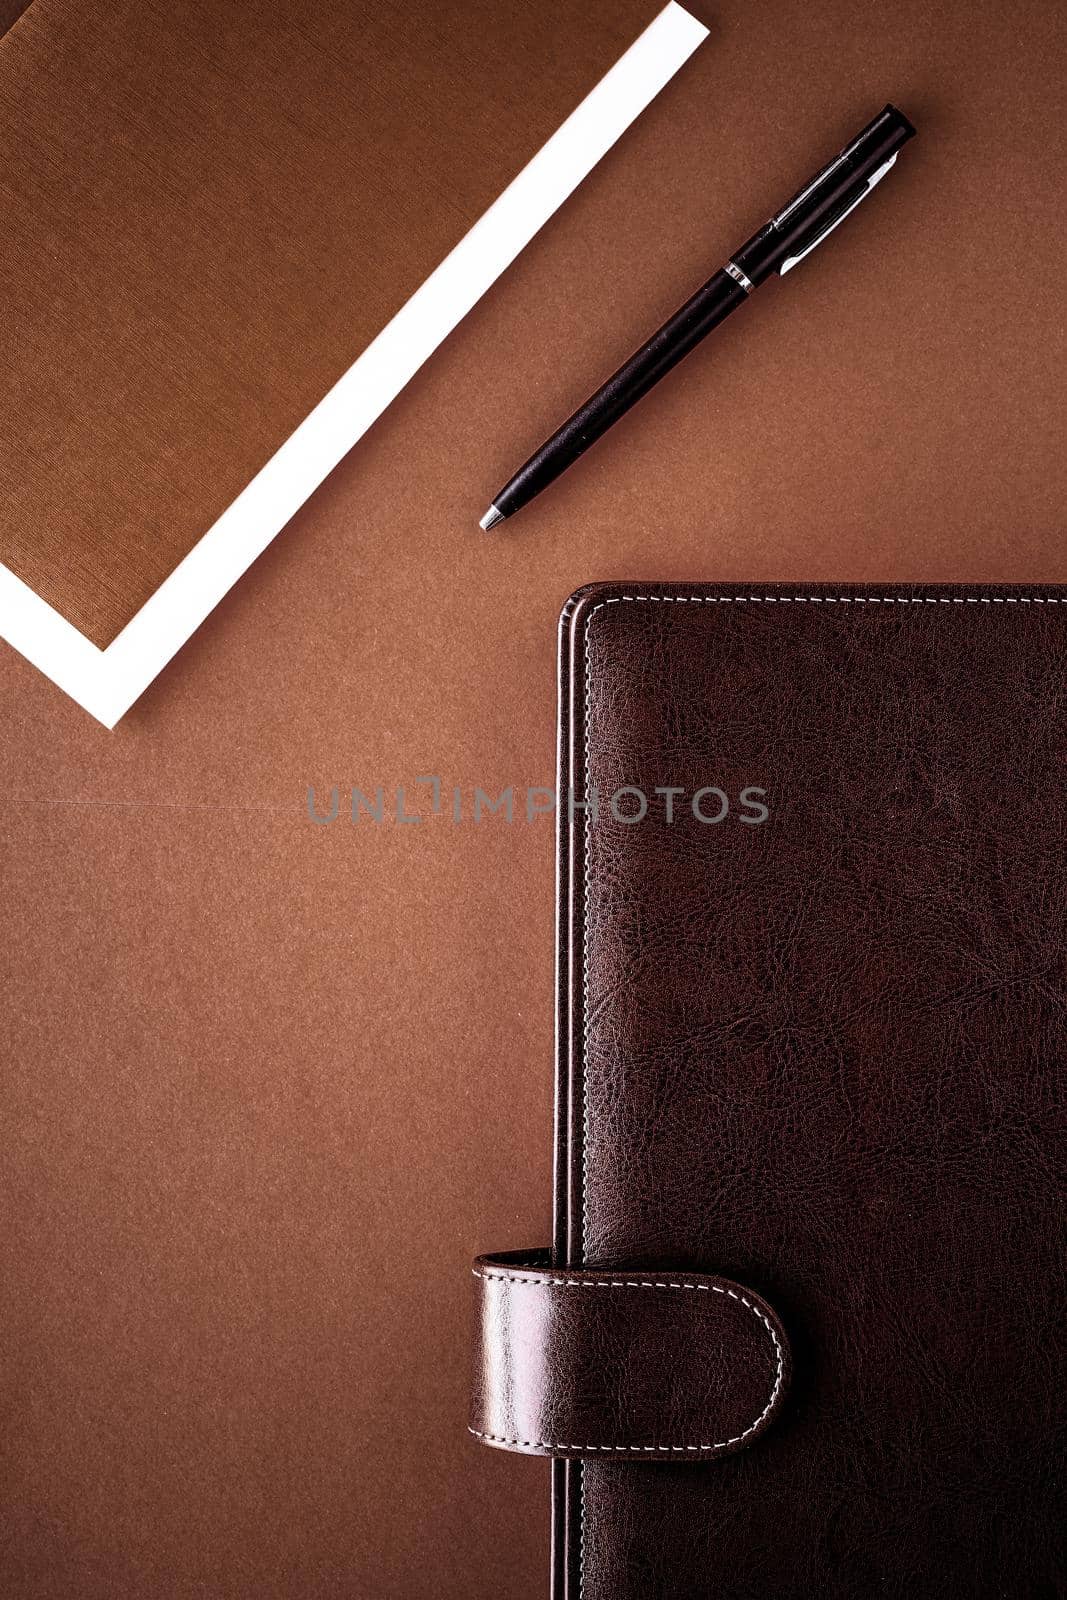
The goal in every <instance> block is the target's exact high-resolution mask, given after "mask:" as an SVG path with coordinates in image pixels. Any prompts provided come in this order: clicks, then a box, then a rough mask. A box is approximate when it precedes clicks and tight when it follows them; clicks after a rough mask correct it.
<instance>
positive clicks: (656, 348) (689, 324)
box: [493, 272, 748, 516]
mask: <svg viewBox="0 0 1067 1600" xmlns="http://www.w3.org/2000/svg"><path fill="white" fill-rule="evenodd" d="M747 298H748V296H747V294H746V292H745V290H744V289H743V288H742V287H741V285H740V284H739V283H737V282H736V281H735V280H734V279H733V278H731V277H730V276H729V275H728V274H727V273H726V272H717V273H716V274H715V276H714V277H713V278H709V279H708V281H707V283H705V284H704V286H703V287H702V288H700V289H698V290H697V292H696V294H695V295H693V297H692V298H691V299H690V300H687V301H686V303H685V305H684V306H682V307H681V309H680V310H679V311H676V312H675V314H674V316H673V317H671V319H670V321H669V322H666V323H664V325H663V327H662V328H660V329H659V330H658V331H657V332H656V333H654V334H653V335H652V337H651V339H649V340H648V342H647V344H644V345H642V346H641V348H640V350H636V351H635V352H634V354H633V355H632V356H631V357H630V359H629V360H628V361H626V362H624V364H623V365H622V366H621V367H620V368H619V370H618V371H617V372H615V373H613V374H612V376H611V377H610V378H609V379H608V380H607V382H606V383H604V384H602V385H601V387H600V388H599V389H598V390H597V391H596V393H595V394H594V395H591V396H590V398H589V399H588V400H587V401H586V402H585V404H584V405H583V406H580V407H579V408H578V410H577V411H576V412H575V413H574V415H573V416H571V417H568V418H567V421H566V422H565V423H564V424H563V425H562V427H560V428H557V430H556V432H555V433H554V434H553V435H552V437H551V438H550V439H546V441H545V443H544V444H543V445H542V446H541V448H540V449H539V450H538V451H537V452H536V454H535V455H532V456H531V457H530V459H529V461H527V462H526V464H525V465H524V466H522V467H520V468H519V470H518V472H517V473H516V474H515V476H514V477H513V478H512V479H511V480H510V482H509V483H508V484H507V485H506V487H505V488H504V489H502V490H501V491H500V493H499V494H498V495H497V496H496V497H495V499H494V501H493V503H494V505H495V506H496V507H497V508H498V509H499V510H500V511H501V512H503V514H504V516H510V515H511V514H512V513H513V512H515V511H518V509H519V508H520V506H524V505H525V504H526V503H527V502H528V501H530V500H532V499H533V497H534V495H536V494H539V493H540V491H541V490H542V489H544V488H546V487H547V486H548V484H550V483H552V482H553V481H554V480H555V479H556V478H558V477H559V475H560V474H561V473H562V472H565V471H566V469H567V468H568V467H569V466H571V465H572V464H573V463H574V462H575V461H577V460H578V457H579V456H581V455H583V454H584V452H585V451H586V450H588V448H589V446H590V445H591V444H595V443H596V441H597V440H598V439H599V438H600V436H601V435H602V434H604V433H606V432H607V430H608V429H609V428H610V427H611V426H612V424H613V423H615V422H617V421H618V419H619V418H620V417H621V416H623V415H624V414H625V413H626V412H627V411H629V409H630V407H631V406H633V405H636V404H637V402H638V400H640V399H641V397H642V396H643V395H645V394H647V393H648V391H649V390H650V389H651V388H653V387H654V385H655V384H657V383H658V382H659V380H660V379H661V378H662V377H663V376H664V375H665V374H666V373H668V372H670V370H671V368H672V367H675V366H677V364H678V362H679V361H681V360H682V359H683V357H685V356H687V355H688V354H689V352H690V350H692V349H693V347H694V345H697V344H699V343H700V341H701V339H703V338H704V337H705V336H706V335H707V334H709V333H710V332H711V330H712V329H713V328H715V327H717V326H718V324H719V323H720V322H722V320H723V318H724V317H728V316H729V314H730V312H731V311H734V310H736V308H737V307H738V306H739V305H741V303H742V302H743V301H744V300H746V299H747Z"/></svg>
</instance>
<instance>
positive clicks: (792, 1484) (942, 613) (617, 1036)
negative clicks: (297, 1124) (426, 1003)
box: [553, 585, 1067, 1600]
mask: <svg viewBox="0 0 1067 1600" xmlns="http://www.w3.org/2000/svg"><path fill="white" fill-rule="evenodd" d="M1065 623H1067V591H1065V590H1062V589H1036V590H1030V589H1013V588H1004V587H1000V588H970V587H960V588H954V587H953V588H947V587H937V586H935V587H933V588H926V587H923V588H908V587H900V588H879V587H877V586H875V587H864V588H848V587H840V588H837V587H834V588H831V587H827V586H815V587H812V588H803V589H798V588H795V587H792V586H769V587H762V586H757V587H756V588H753V589H747V588H740V587H734V586H729V585H726V586H716V587H714V588H707V587H703V586H700V585H695V586H678V585H642V586H640V587H630V588H627V587H622V586H616V585H611V586H597V587H595V588H592V589H587V590H583V591H580V592H579V594H578V595H577V596H576V597H575V599H574V600H573V601H572V602H571V604H570V605H569V606H568V608H567V610H566V611H565V613H564V618H563V627H562V648H561V681H562V721H561V764H562V770H561V787H562V788H563V789H566V788H567V787H572V788H573V790H574V792H575V795H576V796H577V797H578V799H579V800H581V799H584V800H585V801H586V802H589V801H591V799H592V797H593V791H594V790H595V791H596V792H597V798H598V805H597V812H596V816H595V818H594V817H593V815H592V811H591V809H589V810H581V809H578V808H576V809H575V811H574V816H573V821H571V822H569V823H568V821H567V818H566V814H564V819H563V826H562V836H561V851H560V902H561V929H562V939H561V950H560V961H561V965H560V1044H561V1049H560V1054H561V1060H560V1075H559V1086H558V1101H557V1104H558V1129H557V1144H558V1148H557V1158H558V1161H557V1171H558V1174H559V1193H558V1229H557V1240H556V1255H555V1261H554V1270H570V1269H572V1268H573V1267H577V1266H582V1267H584V1268H586V1269H589V1270H600V1271H608V1270H610V1271H613V1272H616V1273H617V1274H619V1275H622V1274H624V1273H625V1274H627V1275H634V1276H636V1275H639V1274H640V1273H641V1272H642V1270H643V1269H644V1267H645V1266H646V1264H653V1263H655V1262H657V1261H662V1260H665V1259H669V1260H671V1261H672V1262H674V1263H676V1265H677V1266H679V1267H684V1268H686V1269H688V1270H691V1271H694V1272H700V1271H709V1270H714V1271H717V1272H725V1273H728V1274H729V1275H730V1277H731V1278H734V1279H736V1280H737V1281H739V1282H741V1283H744V1284H750V1285H752V1286H753V1288H754V1289H755V1290H756V1291H758V1292H760V1293H761V1294H764V1295H766V1296H767V1297H768V1298H769V1299H770V1300H771V1301H772V1303H773V1304H774V1305H775V1306H776V1307H777V1308H778V1310H779V1312H780V1313H781V1316H782V1318H783V1321H784V1322H785V1324H786V1326H787V1327H788V1329H789V1335H790V1341H791V1344H792V1348H793V1369H794V1370H793V1381H792V1386H791V1390H790V1395H789V1397H788V1399H787V1402H786V1405H785V1408H784V1410H783V1413H782V1415H781V1417H780V1418H779V1419H778V1423H777V1425H776V1426H775V1427H774V1428H772V1429H770V1430H768V1431H767V1433H766V1434H765V1436H763V1437H761V1438H760V1439H758V1440H756V1441H755V1442H754V1443H753V1445H752V1447H751V1448H750V1449H747V1450H744V1451H742V1452H740V1453H739V1454H737V1455H736V1456H732V1457H728V1458H725V1459H723V1460H721V1461H715V1462H711V1463H697V1464H694V1465H689V1466H671V1467H664V1468H663V1469H662V1470H659V1471H652V1470H649V1469H641V1468H638V1467H634V1466H629V1465H627V1464H618V1463H612V1462H606V1461H599V1460H594V1461H588V1460H587V1461H580V1462H573V1461H567V1462H558V1463H555V1464H554V1467H553V1471H554V1475H555V1478H554V1481H555V1485H556V1524H555V1535H556V1537H555V1541H554V1566H555V1594H556V1596H557V1597H558V1600H563V1597H566V1600H575V1597H577V1596H579V1595H580V1596H581V1597H582V1600H638V1597H640V1600H667V1597H671V1600H682V1597H684V1600H694V1597H703V1596H707V1597H711V1596H715V1597H716V1600H749V1597H755V1596H773V1597H774V1600H801V1597H803V1600H809V1597H810V1596H813V1595H818V1596H819V1597H820V1600H846V1597H847V1600H856V1597H858V1596H872V1595H875V1594H877V1595H878V1596H880V1597H900V1600H903V1597H905V1596H907V1597H909V1600H913V1597H916V1596H922V1597H933V1596H936V1597H938V1600H949V1597H960V1600H962V1597H968V1600H973V1597H979V1596H980V1597H993V1596H998V1597H1001V1596H1007V1597H1018V1600H1038V1597H1051V1596H1053V1595H1058V1594H1062V1593H1063V1579H1064V1569H1063V1565H1062V1547H1061V1523H1060V1516H1059V1513H1060V1510H1061V1505H1060V1501H1059V1496H1058V1494H1057V1492H1056V1484H1057V1481H1058V1474H1059V1473H1060V1471H1061V1468H1062V1460H1061V1455H1060V1451H1059V1448H1058V1443H1057V1441H1058V1439H1059V1437H1060V1436H1061V1435H1060V1432H1059V1430H1060V1429H1061V1427H1062V1421H1063V1400H1062V1397H1063V1394H1064V1389H1065V1384H1064V1377H1065V1374H1064V1370H1063V1341H1062V1336H1061V1331H1060V1324H1061V1317H1062V1307H1063V1291H1064V1282H1063V1261H1064V1250H1063V1243H1064V1239H1063V1226H1062V1206H1061V1198H1060V1188H1059V1183H1058V1172H1059V1170H1060V1168H1059V1163H1058V1156H1059V1154H1060V1145H1059V1144H1058V1142H1057V1134H1056V1128H1057V1125H1058V1123H1057V1119H1058V1118H1059V1117H1060V1114H1061V1110H1062V1101H1061V1097H1060V1080H1061V1076H1062V1068H1063V1062H1064V1059H1065V1055H1067V1050H1065V1045H1067V1038H1065V1016H1067V1006H1065V998H1067V997H1065V986H1064V950H1065V944H1067V941H1065V933H1067V879H1065V869H1064V837H1065V831H1067V828H1065V824H1067V792H1065V774H1067V725H1065V717H1064V682H1065V676H1064V671H1065V667H1067V628H1065ZM622 785H629V786H636V787H639V788H641V789H642V790H644V791H645V792H646V793H647V794H648V795H650V796H653V803H652V805H651V806H650V809H649V813H648V816H647V817H646V818H645V819H644V820H643V821H642V822H640V823H639V824H633V823H629V822H619V821H618V820H617V819H616V817H615V816H614V815H613V812H612V809H611V807H610V805H608V804H607V801H608V799H609V797H610V796H611V795H613V794H614V793H615V792H616V791H617V790H618V789H619V787H620V786H622ZM706 786H716V787H717V788H719V789H721V790H722V792H723V793H724V794H725V795H726V796H728V797H730V798H731V801H732V800H733V799H734V798H735V797H736V796H737V794H738V793H739V792H740V790H741V789H743V788H744V787H746V786H758V787H759V788H760V789H762V790H763V791H764V792H765V804H766V806H767V810H768V815H767V818H766V820H765V821H763V822H761V823H760V824H759V825H755V826H751V825H750V826H746V825H744V823H743V822H742V820H741V817H740V815H739V813H738V811H737V808H736V806H734V805H733V804H732V805H731V808H730V810H729V811H728V814H727V815H726V816H725V817H724V818H723V820H722V821H721V822H719V823H715V824H710V825H709V824H707V823H703V822H701V821H699V820H697V818H696V817H695V816H694V814H693V811H692V809H691V807H690V805H689V804H688V799H687V797H688V796H690V795H692V793H693V792H694V791H696V790H699V789H701V788H703V787H706ZM667 787H677V788H678V789H680V790H681V791H682V793H681V794H680V795H678V796H676V797H675V800H674V814H673V821H671V822H668V821H667V820H666V816H665V800H664V799H663V798H662V797H656V796H655V790H656V789H657V788H659V789H664V788H667ZM709 809H711V814H715V811H716V810H717V809H718V808H717V807H715V808H709ZM1059 1125H1060V1126H1062V1123H1059Z"/></svg>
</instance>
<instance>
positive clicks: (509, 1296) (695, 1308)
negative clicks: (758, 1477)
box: [470, 1250, 789, 1462]
mask: <svg viewBox="0 0 1067 1600" xmlns="http://www.w3.org/2000/svg"><path fill="white" fill-rule="evenodd" d="M550 1261H551V1254H550V1252H549V1251H547V1250H544V1251H532V1252H531V1251H527V1252H521V1253H518V1254H508V1255H498V1256H479V1257H478V1259H477V1260H476V1261H475V1263H474V1266H473V1268H472V1282H473V1284H474V1297H475V1327H476V1337H475V1347H474V1352H475V1353H474V1372H473V1386H472V1407H471V1422H470V1431H471V1433H472V1434H473V1435H474V1436H475V1438H477V1439H480V1440H482V1442H483V1443H485V1444H490V1445H495V1446H497V1447H498V1448H500V1449H504V1450H516V1451H519V1452H521V1453H522V1454H525V1455H543V1456H559V1457H572V1458H585V1457H588V1458H592V1459H599V1458H602V1457H605V1456H610V1457H611V1458H612V1459H613V1460H631V1461H646V1462H647V1461H658V1462H663V1461H669V1460H675V1461H677V1460H693V1459H699V1458H701V1457H707V1458H713V1457H716V1456H720V1455H729V1454H731V1453H732V1452H734V1451H736V1450H743V1449H744V1448H745V1446H746V1445H748V1444H751V1443H752V1442H753V1441H754V1440H756V1439H758V1438H759V1436H760V1434H761V1433H762V1432H763V1431H764V1429H765V1428H767V1427H768V1426H769V1425H770V1423H771V1422H772V1421H773V1419H774V1417H775V1416H776V1415H777V1414H778V1412H779V1410H780V1409H781V1405H782V1401H783V1399H784V1397H785V1393H786V1389H787V1387H788V1382H789V1345H788V1341H787V1339H786V1336H785V1332H784V1330H783V1328H782V1325H781V1323H780V1322H779V1320H778V1318H777V1316H776V1315H775V1313H774V1312H773V1311H772V1310H771V1308H770V1306H768V1305H767V1304H766V1302H765V1301H763V1300H761V1299H760V1297H759V1296H758V1295H755V1294H753V1293H752V1292H751V1290H748V1289H745V1288H744V1287H743V1286H742V1285H740V1284H736V1283H731V1282H730V1281H729V1280H728V1279H725V1278H717V1277H712V1276H709V1275H707V1274H701V1273H693V1272H687V1273H675V1272H669V1271H657V1272H645V1273H640V1274H637V1275H630V1274H623V1275H620V1274H618V1273H614V1272H585V1271H581V1270H575V1271H567V1272H562V1273H557V1272H553V1271H552V1270H551V1268H550V1265H549V1263H550Z"/></svg>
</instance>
